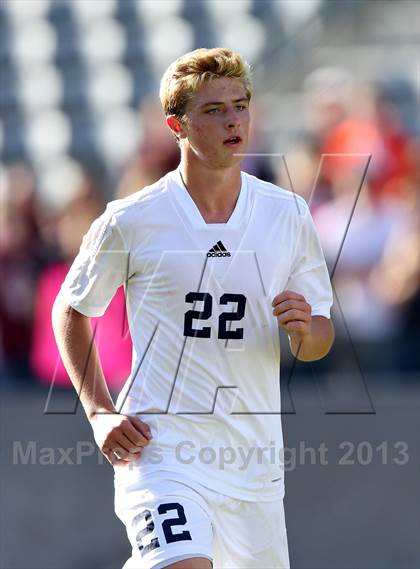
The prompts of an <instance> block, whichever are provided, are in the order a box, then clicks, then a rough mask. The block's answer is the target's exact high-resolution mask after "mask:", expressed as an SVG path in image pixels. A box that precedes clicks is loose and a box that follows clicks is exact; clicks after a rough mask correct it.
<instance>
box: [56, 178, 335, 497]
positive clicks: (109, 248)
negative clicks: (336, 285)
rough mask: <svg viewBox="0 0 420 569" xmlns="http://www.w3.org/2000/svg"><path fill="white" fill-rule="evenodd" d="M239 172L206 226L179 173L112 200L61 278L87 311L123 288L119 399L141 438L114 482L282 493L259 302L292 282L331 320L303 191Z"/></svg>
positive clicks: (268, 327) (267, 313)
mask: <svg viewBox="0 0 420 569" xmlns="http://www.w3.org/2000/svg"><path fill="white" fill-rule="evenodd" d="M241 178H242V185H241V191H240V195H239V198H238V201H237V203H236V207H235V209H234V211H233V213H232V215H231V217H230V219H229V221H228V222H227V223H214V224H206V222H205V221H204V219H203V217H202V216H201V214H200V212H199V210H198V208H197V206H196V205H195V203H194V201H193V200H192V198H191V196H190V195H189V193H188V191H187V190H186V188H185V186H184V184H183V183H182V179H181V176H180V172H179V170H175V171H174V172H170V173H169V174H167V175H166V176H165V177H163V178H162V179H160V180H159V181H158V182H156V183H155V184H153V185H152V186H149V187H147V188H145V189H143V190H141V191H139V192H137V193H135V194H134V195H132V196H129V197H128V198H125V199H122V200H116V201H114V202H111V203H110V204H108V207H107V209H106V211H105V213H104V214H103V215H102V216H101V217H99V218H98V219H97V220H96V221H95V222H94V223H93V224H92V226H91V228H90V230H89V232H88V233H87V234H86V236H85V237H84V239H83V242H82V246H81V249H80V252H79V254H78V256H77V257H76V259H75V261H74V263H73V265H72V267H71V269H70V271H69V273H68V275H67V277H66V280H65V281H64V284H63V291H64V293H65V295H66V298H67V301H68V302H69V304H70V305H71V306H72V307H74V308H75V309H76V310H78V311H79V312H81V313H83V314H85V315H87V316H100V315H102V314H103V313H104V311H105V309H106V308H107V306H108V304H109V302H110V300H111V299H112V297H113V295H114V293H115V291H116V290H117V288H118V287H119V286H120V285H121V284H124V286H125V292H126V298H127V314H128V322H129V326H130V332H131V337H132V341H133V363H132V372H131V375H130V377H129V378H128V379H127V382H126V384H125V386H124V388H123V389H122V391H121V393H120V395H119V397H118V400H117V409H118V411H120V412H122V413H124V414H138V415H139V417H140V418H141V419H142V420H143V421H145V422H146V423H148V424H149V425H150V427H151V430H152V435H153V440H152V441H151V443H150V444H149V445H148V446H147V447H146V449H145V451H144V453H143V455H142V457H141V458H140V459H139V460H138V462H137V463H136V464H135V468H131V467H130V468H122V467H119V468H118V467H116V468H115V471H116V477H117V478H118V479H119V482H120V483H124V481H126V482H127V484H128V483H130V482H133V481H135V479H136V478H137V479H138V478H141V479H143V480H144V479H147V477H149V476H153V477H156V476H158V475H159V473H168V472H171V473H174V474H176V475H177V476H179V477H182V478H185V479H187V480H188V479H191V480H197V481H199V482H200V483H201V484H202V485H204V486H207V487H209V488H211V489H213V490H216V491H218V492H220V493H223V494H226V495H228V496H233V497H236V498H241V499H244V500H263V501H264V500H270V499H272V498H273V497H278V496H279V495H282V494H283V492H284V486H283V474H284V471H283V468H282V449H283V438H282V429H281V417H280V389H279V365H280V345H279V331H278V323H277V320H276V318H275V317H274V316H273V314H272V306H271V303H272V300H273V298H274V296H276V295H277V294H279V293H280V292H282V291H283V290H293V291H295V292H298V293H300V294H302V295H304V297H305V299H306V301H307V302H309V303H310V305H311V306H312V314H313V315H322V316H325V317H327V318H329V317H330V307H331V305H332V292H331V285H330V280H329V275H328V271H327V267H326V264H325V260H324V257H323V253H322V250H321V247H320V243H319V240H318V237H317V234H316V231H315V228H314V224H313V221H312V217H311V215H310V213H309V209H308V206H307V204H306V203H305V201H304V200H303V199H302V198H301V197H299V196H297V195H295V194H293V193H291V192H288V191H286V190H284V189H281V188H279V187H277V186H274V185H272V184H269V183H266V182H263V181H261V180H259V179H257V178H255V177H254V176H250V175H248V174H246V173H243V172H242V174H241ZM116 333H118V331H116Z"/></svg>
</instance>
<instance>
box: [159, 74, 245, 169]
mask: <svg viewBox="0 0 420 569" xmlns="http://www.w3.org/2000/svg"><path fill="white" fill-rule="evenodd" d="M185 111H186V112H185V117H184V118H183V120H182V121H181V122H179V121H177V120H176V119H174V120H175V123H178V124H177V125H176V124H175V123H174V125H175V126H177V127H178V128H179V129H180V130H178V132H177V131H176V130H175V132H177V134H178V137H179V138H180V142H181V149H182V151H186V152H188V153H193V154H194V156H195V157H196V158H198V159H199V160H200V161H202V162H204V163H205V164H207V165H209V166H211V167H213V168H229V167H231V166H235V165H236V164H239V163H240V162H241V161H242V160H243V156H235V154H236V153H244V152H246V148H247V144H248V130H249V101H248V99H247V96H246V90H245V87H244V86H243V84H242V83H241V81H240V80H239V79H234V78H229V77H220V78H218V79H213V80H211V81H209V82H207V83H205V84H204V85H203V86H202V87H201V88H200V89H199V91H198V92H197V93H196V94H195V95H194V97H193V99H192V100H191V101H189V102H188V104H187V107H186V110H185ZM168 124H169V126H170V127H171V128H172V129H173V126H171V124H170V122H169V120H168ZM173 130H174V129H173Z"/></svg>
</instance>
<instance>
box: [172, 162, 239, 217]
mask: <svg viewBox="0 0 420 569" xmlns="http://www.w3.org/2000/svg"><path fill="white" fill-rule="evenodd" d="M180 172H181V176H182V180H183V182H184V184H185V187H186V189H187V191H188V193H189V194H190V196H191V197H192V199H193V200H194V202H195V204H196V206H197V207H198V209H199V210H200V213H201V215H202V216H203V218H204V220H205V221H206V223H226V222H227V221H228V220H229V218H230V216H231V215H232V212H233V210H234V209H235V205H236V202H237V200H238V197H239V193H240V191H241V170H240V165H239V164H236V165H234V166H231V167H229V168H211V167H210V166H203V165H202V164H199V163H197V162H194V161H191V160H188V159H187V158H186V157H185V156H183V157H182V158H181V163H180Z"/></svg>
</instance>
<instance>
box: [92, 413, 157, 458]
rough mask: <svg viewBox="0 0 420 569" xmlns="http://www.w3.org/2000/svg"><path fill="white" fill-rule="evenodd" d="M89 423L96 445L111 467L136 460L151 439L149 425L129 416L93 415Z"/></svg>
mask: <svg viewBox="0 0 420 569" xmlns="http://www.w3.org/2000/svg"><path fill="white" fill-rule="evenodd" d="M90 423H91V425H92V429H93V434H94V437H95V441H96V444H97V445H98V447H99V449H100V451H101V452H102V454H103V455H104V456H105V458H106V459H107V460H108V462H110V463H111V464H112V465H113V466H116V465H117V466H127V465H128V464H130V462H133V461H135V460H137V459H138V458H139V457H140V455H141V453H142V451H143V448H144V447H145V446H146V445H148V444H149V442H150V439H151V438H152V433H151V430H150V427H149V425H147V424H146V423H143V421H141V420H140V419H139V418H138V417H133V416H130V415H120V414H118V413H112V414H111V413H95V414H94V415H93V417H92V418H91V420H90Z"/></svg>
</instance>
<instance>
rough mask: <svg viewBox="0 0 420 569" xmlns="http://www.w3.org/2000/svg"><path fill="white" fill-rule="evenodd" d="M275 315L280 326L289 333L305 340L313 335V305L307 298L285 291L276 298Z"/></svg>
mask: <svg viewBox="0 0 420 569" xmlns="http://www.w3.org/2000/svg"><path fill="white" fill-rule="evenodd" d="M272 306H273V314H274V316H276V317H277V321H278V323H279V326H280V327H281V328H283V329H284V330H286V331H287V332H288V333H293V334H294V335H297V336H299V337H300V338H302V339H303V338H304V337H305V336H308V335H309V334H310V333H311V321H312V316H311V312H312V309H311V305H310V304H308V303H307V302H306V300H305V297H304V296H302V295H301V294H298V293H297V292H293V291H291V290H284V291H283V292H282V293H281V294H278V295H277V296H275V297H274V299H273V302H272Z"/></svg>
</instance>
